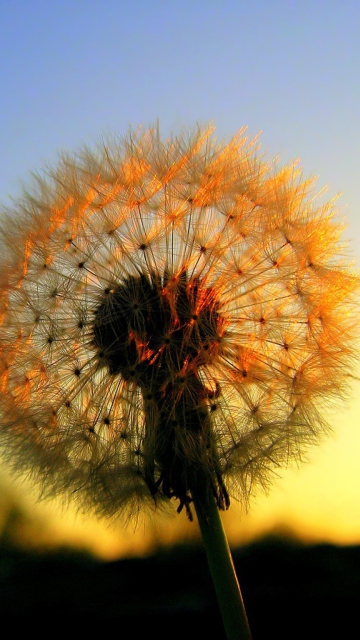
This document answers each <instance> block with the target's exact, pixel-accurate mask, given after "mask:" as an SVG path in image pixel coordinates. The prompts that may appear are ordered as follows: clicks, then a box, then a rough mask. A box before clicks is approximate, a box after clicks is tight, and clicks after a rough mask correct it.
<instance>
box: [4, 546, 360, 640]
mask: <svg viewBox="0 0 360 640" xmlns="http://www.w3.org/2000/svg"><path fill="white" fill-rule="evenodd" d="M233 557H234V563H235V566H236V569H237V573H238V576H239V579H240V583H241V586H242V591H243V596H244V600H245V604H246V609H247V613H248V617H249V621H250V626H251V629H252V633H253V640H262V639H265V638H266V639H270V640H273V639H274V640H285V639H286V640H292V639H297V638H304V639H306V640H312V639H315V638H316V639H320V640H322V639H327V640H330V639H333V638H334V639H335V638H337V639H345V638H346V639H347V638H356V637H360V636H358V633H359V631H358V612H359V609H360V546H353V547H338V546H334V545H329V544H320V545H314V546H304V545H300V544H296V543H294V542H293V541H284V540H280V539H277V538H268V539H264V540H262V541H259V542H257V543H253V544H250V545H247V546H244V547H241V548H239V549H235V550H234V551H233ZM0 615H1V619H2V620H3V621H7V620H13V621H15V622H16V621H17V620H18V619H19V620H21V619H22V620H23V622H25V623H26V628H27V630H29V629H36V627H37V626H38V625H39V624H43V623H44V620H51V621H52V625H51V627H50V628H49V632H50V635H52V631H54V630H56V627H57V625H58V624H61V623H64V622H65V621H69V623H70V624H72V622H71V620H77V621H79V622H83V623H84V624H85V621H86V623H87V625H88V626H87V629H89V628H91V625H92V624H97V623H100V624H101V630H102V633H104V634H107V632H108V631H110V629H111V628H113V625H114V623H115V625H116V637H120V638H128V637H129V638H135V639H137V638H146V637H152V635H155V636H156V638H157V640H159V639H160V638H164V639H165V638H178V636H180V634H181V635H184V636H185V638H186V640H191V639H192V638H199V637H201V638H206V639H209V640H212V639H217V640H223V638H225V636H224V632H223V629H222V624H221V620H220V616H219V613H218V609H217V603H216V599H215V596H214V592H213V587H212V582H211V579H210V577H209V573H208V567H207V563H206V557H205V554H204V551H203V549H202V548H201V547H198V546H177V547H174V548H170V549H163V550H160V551H158V552H157V553H156V554H155V555H153V556H151V557H147V558H139V559H122V560H118V561H115V562H101V561H98V560H95V559H94V558H92V557H90V556H88V555H86V554H79V553H75V552H73V551H71V550H66V549H64V550H61V551H58V552H56V553H55V552H52V553H47V554H39V553H30V552H24V551H20V550H19V549H16V548H14V547H12V546H11V545H4V546H3V547H2V548H1V549H0ZM54 623H55V624H54ZM89 623H90V626H89ZM71 628H72V627H70V629H71ZM85 629H86V626H84V627H83V630H84V631H85ZM50 630H51V631H50ZM112 635H113V634H112Z"/></svg>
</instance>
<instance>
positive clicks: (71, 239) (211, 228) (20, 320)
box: [0, 129, 358, 518]
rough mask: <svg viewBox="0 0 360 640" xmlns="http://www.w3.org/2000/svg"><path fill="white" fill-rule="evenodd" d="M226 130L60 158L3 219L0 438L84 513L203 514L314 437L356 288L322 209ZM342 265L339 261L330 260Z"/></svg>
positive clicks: (350, 334) (345, 374)
mask: <svg viewBox="0 0 360 640" xmlns="http://www.w3.org/2000/svg"><path fill="white" fill-rule="evenodd" d="M311 188H312V183H311V181H303V180H302V178H301V175H300V172H299V169H298V168H297V167H296V166H294V167H287V168H284V169H280V170H277V169H276V167H274V166H272V165H267V164H266V163H265V162H264V161H263V160H262V159H259V157H257V155H256V149H255V148H254V144H253V143H248V142H247V140H246V137H245V135H244V132H243V131H242V132H240V134H239V135H237V136H236V137H235V138H234V139H233V140H231V141H230V142H229V143H228V144H224V145H221V144H219V143H216V142H215V141H214V140H213V137H212V131H211V130H208V131H204V132H202V131H200V130H197V131H195V132H194V133H193V134H191V135H190V136H189V137H187V136H185V135H183V136H179V137H173V138H171V139H169V140H165V141H163V140H161V138H160V135H159V132H158V130H157V129H154V130H149V131H146V132H145V133H141V132H139V133H134V132H133V131H131V132H130V133H129V134H128V136H127V137H125V138H124V139H121V140H116V141H114V142H113V143H110V144H109V145H107V144H106V145H103V146H102V145H99V147H98V148H97V149H95V150H94V151H90V150H84V151H82V152H81V153H80V154H79V155H74V156H64V157H63V158H62V159H61V161H60V164H59V166H58V168H56V169H53V170H50V171H49V173H48V176H47V177H45V178H42V177H39V178H38V179H37V186H36V188H35V189H34V191H33V192H28V193H25V194H24V196H23V198H22V199H21V200H19V202H18V203H17V204H16V205H15V208H14V209H13V210H11V211H8V213H7V215H4V217H3V219H2V222H1V238H2V256H3V257H2V259H1V286H0V292H1V309H0V314H1V326H0V344H1V363H0V365H1V370H0V385H1V395H0V413H1V427H0V430H1V441H2V446H3V449H4V451H5V452H6V455H7V457H8V458H9V459H11V461H13V463H14V464H15V465H17V468H20V469H21V470H27V471H30V472H31V474H32V475H33V476H34V477H35V478H36V479H37V480H38V481H39V482H40V484H41V485H42V489H43V492H45V493H48V494H55V495H57V494H59V493H61V492H63V491H66V492H68V493H69V492H70V493H72V494H73V495H74V496H76V497H78V498H79V499H80V500H81V505H82V507H83V508H85V509H86V508H89V507H91V508H94V509H95V511H97V512H98V513H100V514H104V515H115V514H122V513H134V512H136V511H137V510H138V509H139V508H140V507H143V506H146V505H150V506H154V505H155V506H161V505H166V504H168V503H169V502H170V501H171V500H175V501H177V509H178V511H181V510H182V509H185V511H186V512H187V514H188V516H189V518H192V509H191V502H192V499H193V491H194V487H196V485H197V484H198V482H199V480H200V479H201V481H202V482H203V481H204V482H205V484H206V486H207V487H208V489H209V491H210V492H211V495H212V496H213V498H214V500H215V502H216V505H217V507H218V508H219V509H227V508H228V506H229V503H230V499H231V498H232V497H235V498H237V499H240V500H241V501H243V502H244V501H247V500H248V498H249V495H250V493H251V491H252V490H253V487H254V486H256V484H260V485H263V486H265V487H266V486H267V484H268V482H269V481H270V479H271V470H272V469H275V468H276V467H277V466H279V465H282V464H286V463H287V461H288V460H289V459H291V458H300V457H301V455H302V452H303V450H305V449H306V447H308V445H309V444H310V443H312V442H316V441H317V440H318V438H319V436H321V434H322V433H323V432H324V431H326V429H327V425H326V423H325V421H324V418H323V416H322V407H323V406H324V404H326V403H327V402H329V401H331V400H332V399H335V400H336V399H337V398H338V396H339V395H341V394H342V393H343V392H344V391H346V387H347V385H348V380H349V373H350V372H351V367H352V360H353V355H354V338H355V329H354V315H353V314H354V311H353V309H354V296H355V293H356V290H357V284H358V281H357V278H356V277H355V275H354V274H353V273H352V272H351V269H350V267H349V266H348V265H347V262H346V260H345V259H344V258H343V254H344V250H343V246H342V244H341V231H342V229H341V226H340V225H339V224H338V222H337V221H336V218H335V217H334V210H333V204H332V203H330V204H328V205H320V204H317V202H316V200H315V199H314V198H313V197H312V195H311V194H312V191H311ZM338 256H339V257H338Z"/></svg>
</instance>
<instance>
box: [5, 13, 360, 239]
mask: <svg viewBox="0 0 360 640" xmlns="http://www.w3.org/2000/svg"><path fill="white" fill-rule="evenodd" d="M359 27H360V5H359V3H358V2H357V1H356V0H347V1H346V2H342V1H340V0H335V1H334V0H312V1H310V0H305V1H301V2H300V1H297V2H295V1H291V0H288V1H285V0H275V1H272V2H268V1H267V0H262V1H255V2H250V3H249V2H244V1H242V0H238V1H235V0H228V1H226V0H225V1H223V2H221V1H220V0H219V1H214V0H197V1H195V2H194V1H192V2H189V1H188V0H185V1H181V2H169V1H163V0H141V1H139V0H134V1H133V2H130V1H127V0H126V1H121V0H103V1H102V2H99V1H90V0H72V1H68V0H62V1H59V0H52V2H47V1H45V0H13V1H12V2H8V3H3V4H2V8H1V9H0V60H1V63H0V86H1V87H2V91H1V98H0V148H1V149H2V154H1V158H0V201H1V202H4V201H6V200H7V199H8V198H9V196H10V195H14V194H15V195H16V193H17V192H18V188H19V181H20V180H23V179H26V178H27V177H28V174H29V172H30V171H31V170H37V169H40V168H41V167H42V166H43V165H44V164H45V163H46V162H52V161H53V160H54V159H55V158H56V153H57V151H58V150H61V149H74V148H77V147H78V146H80V145H81V144H83V143H87V142H91V141H92V140H94V139H97V138H98V137H99V136H100V135H101V134H103V133H107V132H109V131H110V132H115V133H122V132H124V131H126V130H127V128H128V126H129V124H132V125H133V126H137V125H139V124H143V125H144V126H146V125H148V124H152V123H154V121H155V120H156V119H157V118H159V121H160V125H161V128H162V130H163V131H164V133H167V132H169V131H170V130H178V129H180V128H182V127H188V126H192V125H193V124H194V123H195V122H197V121H200V122H203V123H207V122H209V121H214V123H215V125H216V127H217V132H218V134H219V135H220V136H224V137H229V136H231V135H232V134H233V133H234V132H236V131H237V130H238V129H239V128H240V127H242V126H243V125H247V126H248V132H249V135H250V136H253V135H255V134H257V133H258V132H259V131H260V130H261V131H263V134H262V136H261V141H262V148H263V150H264V151H265V152H266V154H268V155H270V156H272V155H277V154H279V155H280V158H281V159H283V160H284V161H287V160H291V159H295V158H297V157H300V159H301V162H302V164H303V168H304V173H305V174H306V175H308V174H316V175H319V176H320V178H319V185H323V184H329V185H330V187H331V193H334V192H338V191H341V192H342V193H343V199H342V201H341V203H342V205H343V206H345V207H347V209H348V211H347V213H348V214H349V215H350V217H351V222H352V223H353V224H354V229H355V230H359V231H360V228H359V223H358V221H357V215H356V205H357V199H356V192H357V183H358V178H357V165H358V162H357V156H358V148H359V142H360V132H359V127H357V123H358V118H359V113H360V82H359V77H358V70H359V66H360V44H359V37H358V33H359Z"/></svg>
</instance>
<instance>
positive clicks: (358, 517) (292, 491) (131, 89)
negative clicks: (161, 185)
mask: <svg viewBox="0 0 360 640" xmlns="http://www.w3.org/2000/svg"><path fill="white" fill-rule="evenodd" d="M359 31H360V4H359V2H358V0H346V1H345V2H344V1H341V0H302V1H301V2H300V0H298V1H294V0H293V1H292V0H288V1H285V0H283V1H279V0H272V1H271V2H269V1H268V0H262V1H254V2H245V1H242V0H237V1H236V0H228V1H226V0H223V1H220V0H218V1H214V0H195V1H194V0H192V1H191V2H189V1H188V0H182V1H181V2H180V1H178V2H176V1H173V2H172V1H171V0H166V1H162V0H142V1H140V0H133V1H131V2H130V1H128V0H123V1H121V0H102V1H101V2H100V1H96V0H92V1H91V0H71V1H70V0H52V1H51V2H48V1H46V0H12V2H3V3H2V6H1V8H0V87H1V96H0V149H1V155H0V202H1V203H2V204H8V203H9V202H10V198H11V197H16V196H17V195H18V194H19V192H20V184H21V182H22V181H25V182H27V181H28V179H29V175H30V172H31V171H33V170H34V171H37V170H41V168H42V167H43V166H44V165H45V164H46V163H50V164H51V163H53V162H55V161H56V158H57V153H58V152H59V151H61V150H73V149H76V148H78V147H79V146H81V145H82V144H85V143H89V144H91V143H92V141H95V140H97V139H98V138H99V137H100V136H101V135H104V134H105V135H106V134H108V133H109V132H113V133H119V134H121V133H124V132H126V131H127V129H128V126H129V125H133V126H134V127H137V126H138V125H140V124H142V125H144V126H147V125H151V124H153V123H154V122H155V121H156V119H159V122H160V128H161V130H162V132H163V133H164V135H166V134H167V133H169V132H170V131H171V130H174V131H178V130H180V129H182V128H186V127H192V126H193V125H194V124H195V123H196V122H200V123H203V124H207V123H209V122H214V124H215V126H216V130H217V133H218V135H219V136H220V137H224V138H229V137H230V136H232V135H233V134H234V133H235V132H236V131H237V130H238V129H240V128H241V127H242V126H244V125H245V126H247V127H248V135H249V137H253V136H255V135H256V134H258V133H259V132H260V131H262V134H261V137H260V141H261V146H262V151H263V152H264V153H265V155H266V156H267V157H270V158H271V157H274V156H279V158H280V161H281V162H287V161H291V160H295V159H297V158H300V161H301V164H302V167H303V172H304V175H305V176H309V175H318V176H319V179H318V186H319V188H321V187H323V186H324V185H329V191H328V195H329V197H331V196H332V195H334V194H336V193H338V192H341V193H342V196H341V198H340V199H339V205H340V206H341V210H342V213H343V214H344V216H345V218H346V220H347V222H348V228H347V230H346V237H347V238H348V239H349V240H351V246H352V250H353V255H354V260H355V261H356V263H357V264H360V242H359V240H360V212H359V206H358V201H359V183H360V180H359V175H358V174H359V149H360V127H359V123H358V121H359V114H360V81H359V68H360V40H359ZM359 416H360V387H359V383H354V393H353V398H352V399H350V400H349V402H348V403H347V404H346V405H345V406H344V407H343V409H342V410H341V411H340V412H338V413H337V414H336V415H334V416H332V419H331V423H332V425H333V428H334V436H333V438H331V439H329V440H328V441H326V442H325V443H324V445H323V446H321V447H319V448H318V449H317V450H312V451H311V452H310V454H309V460H310V463H308V464H306V465H305V466H302V467H301V468H300V469H299V470H290V471H288V472H285V473H284V474H282V475H283V478H282V479H281V478H280V479H279V481H278V482H277V484H276V486H275V487H274V489H273V490H272V491H271V493H270V496H269V497H267V498H264V497H262V496H260V497H259V498H258V499H257V500H256V501H255V502H254V503H253V506H252V509H251V511H250V513H249V515H248V516H244V515H242V516H241V514H240V513H239V511H238V510H237V509H236V508H235V507H234V508H233V510H232V513H233V515H232V516H231V517H230V515H229V516H227V517H226V523H227V527H228V530H229V535H230V537H231V540H232V541H234V542H236V541H237V540H238V539H241V538H242V539H244V537H245V538H246V537H247V536H249V535H253V533H254V531H255V532H262V531H265V530H267V529H268V528H271V527H272V526H280V525H281V526H284V527H289V528H291V529H294V531H295V532H296V533H297V534H300V535H304V536H306V537H307V538H309V539H325V540H331V541H335V542H337V541H338V542H356V543H360V471H359V462H358V461H359V460H360V433H359V432H360V429H359ZM52 518H53V523H55V524H54V525H53V533H54V532H55V529H56V527H58V528H59V531H60V529H61V526H62V527H63V529H62V531H63V535H64V536H71V535H72V536H74V535H75V534H74V525H73V521H72V520H71V519H69V516H66V515H58V516H56V517H55V516H54V514H52ZM61 523H62V524H61ZM77 523H78V524H77V526H78V527H79V530H81V531H82V533H81V535H82V536H84V535H85V533H84V531H85V529H86V530H87V531H88V532H89V531H91V532H93V531H95V530H96V531H97V534H96V535H97V536H98V538H99V537H101V536H100V534H99V530H101V525H94V529H91V527H90V525H89V523H88V522H87V523H86V524H85V525H82V524H81V522H79V520H77ZM89 527H90V528H89ZM171 527H173V528H174V530H175V532H176V531H177V530H179V531H180V529H181V530H182V525H180V524H179V523H177V522H176V521H175V523H174V522H172V524H171ZM171 527H170V525H167V529H168V530H169V531H170V529H171ZM187 527H188V525H187V524H185V525H184V531H185V533H184V535H190V534H189V532H188V528H187ZM58 535H61V534H60V533H58ZM89 535H90V537H91V536H93V535H94V534H93V533H90V534H89ZM112 535H113V534H112V533H111V532H109V531H108V530H107V531H106V533H105V534H104V536H103V539H104V540H106V544H108V545H111V543H112V542H113V540H112ZM144 535H145V536H146V535H147V534H146V533H145V534H144V532H140V534H139V536H140V537H141V536H144ZM164 535H165V534H164ZM119 536H120V533H119V531H118V530H117V531H116V532H115V533H114V537H115V538H116V539H117V540H119ZM126 536H127V539H128V537H129V534H126ZM130 537H131V536H130ZM110 539H111V540H110ZM111 541H112V542H111ZM114 544H115V546H116V543H114ZM132 544H133V541H132V540H130V541H129V540H128V546H127V547H126V548H127V549H130V551H131V545H132ZM116 552H117V551H116ZM116 552H115V553H116Z"/></svg>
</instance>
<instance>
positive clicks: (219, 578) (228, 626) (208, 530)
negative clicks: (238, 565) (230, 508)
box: [191, 485, 251, 640]
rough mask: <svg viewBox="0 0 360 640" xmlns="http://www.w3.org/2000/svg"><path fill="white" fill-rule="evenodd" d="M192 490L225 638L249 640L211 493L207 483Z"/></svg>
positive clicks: (236, 585)
mask: <svg viewBox="0 0 360 640" xmlns="http://www.w3.org/2000/svg"><path fill="white" fill-rule="evenodd" d="M191 493H192V498H193V502H194V507H195V511H196V515H197V518H198V522H199V526H200V531H201V534H202V539H203V542H204V546H205V550H206V555H207V559H208V564H209V568H210V573H211V576H212V579H213V584H214V587H215V591H216V596H217V600H218V603H219V607H220V612H221V615H222V620H223V624H224V627H225V632H226V638H227V640H251V632H250V627H249V623H248V619H247V615H246V611H245V606H244V601H243V598H242V595H241V590H240V585H239V582H238V579H237V576H236V572H235V567H234V563H233V559H232V556H231V551H230V548H229V544H228V541H227V537H226V533H225V530H224V527H223V524H222V521H221V518H220V514H219V510H218V508H217V505H216V503H215V500H214V498H213V495H212V493H211V491H209V490H208V488H207V487H206V486H203V487H200V486H199V485H198V486H197V487H196V489H194V490H192V492H191Z"/></svg>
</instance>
